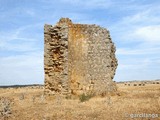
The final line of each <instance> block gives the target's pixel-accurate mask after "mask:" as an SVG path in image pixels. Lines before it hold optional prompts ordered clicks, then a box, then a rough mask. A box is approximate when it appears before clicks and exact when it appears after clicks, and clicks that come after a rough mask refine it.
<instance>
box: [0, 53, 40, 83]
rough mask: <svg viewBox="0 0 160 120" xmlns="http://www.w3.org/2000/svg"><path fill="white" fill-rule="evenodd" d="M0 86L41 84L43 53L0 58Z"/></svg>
mask: <svg viewBox="0 0 160 120" xmlns="http://www.w3.org/2000/svg"><path fill="white" fill-rule="evenodd" d="M0 68H1V70H0V85H9V84H33V83H41V84H42V83H43V79H42V78H43V53H41V52H35V53H29V54H24V55H15V56H9V57H1V58H0Z"/></svg>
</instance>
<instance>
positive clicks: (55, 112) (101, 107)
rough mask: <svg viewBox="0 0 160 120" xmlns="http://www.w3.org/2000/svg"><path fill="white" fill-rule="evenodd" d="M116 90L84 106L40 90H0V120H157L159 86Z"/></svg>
mask: <svg viewBox="0 0 160 120" xmlns="http://www.w3.org/2000/svg"><path fill="white" fill-rule="evenodd" d="M117 86H118V92H117V95H110V96H107V97H103V98H101V97H93V98H91V99H89V100H88V101H85V102H81V101H80V100H79V99H75V100H73V99H65V98H62V97H58V96H57V97H53V96H51V97H46V96H44V95H43V89H40V88H39V89H38V88H10V89H8V88H7V89H0V102H1V103H0V112H1V113H0V120H130V119H131V120H133V119H135V120H152V119H154V120H160V84H154V85H153V84H147V85H145V86H124V85H122V84H118V85H117ZM158 114H159V117H158V116H157V115H158Z"/></svg>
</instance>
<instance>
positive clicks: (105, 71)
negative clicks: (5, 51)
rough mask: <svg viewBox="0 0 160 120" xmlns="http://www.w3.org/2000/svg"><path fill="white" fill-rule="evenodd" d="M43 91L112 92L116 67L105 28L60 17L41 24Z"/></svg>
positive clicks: (109, 38)
mask: <svg viewBox="0 0 160 120" xmlns="http://www.w3.org/2000/svg"><path fill="white" fill-rule="evenodd" d="M44 40H45V46H44V69H45V93H47V94H63V95H68V94H72V95H80V94H83V93H86V94H87V93H94V94H105V93H106V92H108V91H114V90H115V85H114V84H113V81H112V79H113V77H114V75H115V71H116V68H117V65H118V64H117V59H116V58H115V46H114V43H113V42H112V40H111V37H110V34H109V31H108V30H106V29H105V28H101V27H99V26H97V25H86V24H73V23H72V22H71V20H69V19H68V18H62V19H60V21H59V22H58V23H57V25H55V26H51V25H45V27H44Z"/></svg>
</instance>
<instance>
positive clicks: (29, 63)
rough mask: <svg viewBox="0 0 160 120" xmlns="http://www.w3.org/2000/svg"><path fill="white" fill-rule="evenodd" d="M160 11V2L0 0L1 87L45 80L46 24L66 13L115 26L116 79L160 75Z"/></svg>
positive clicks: (78, 19)
mask: <svg viewBox="0 0 160 120" xmlns="http://www.w3.org/2000/svg"><path fill="white" fill-rule="evenodd" d="M159 11H160V1H159V0H154V1H153V0H90V1H89V0H88V1H87V0H0V85H13V84H33V83H38V84H39V83H40V84H43V82H44V73H43V44H44V40H43V26H44V24H45V23H48V24H53V25H54V24H55V23H56V22H57V21H58V20H59V19H60V18H61V17H69V18H70V19H72V21H73V22H76V23H87V24H97V25H100V26H102V27H105V28H107V29H109V30H110V34H111V37H112V40H113V41H114V43H115V45H116V47H117V52H116V56H117V58H118V63H119V66H118V69H117V72H116V76H115V78H114V79H115V80H116V81H125V80H139V79H141V80H146V79H158V78H160V12H159Z"/></svg>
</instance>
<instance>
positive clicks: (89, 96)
mask: <svg viewBox="0 0 160 120" xmlns="http://www.w3.org/2000/svg"><path fill="white" fill-rule="evenodd" d="M93 96H94V94H86V95H85V94H84V93H83V94H82V95H80V96H79V100H80V101H81V102H85V101H88V100H89V99H90V98H92V97H93Z"/></svg>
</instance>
